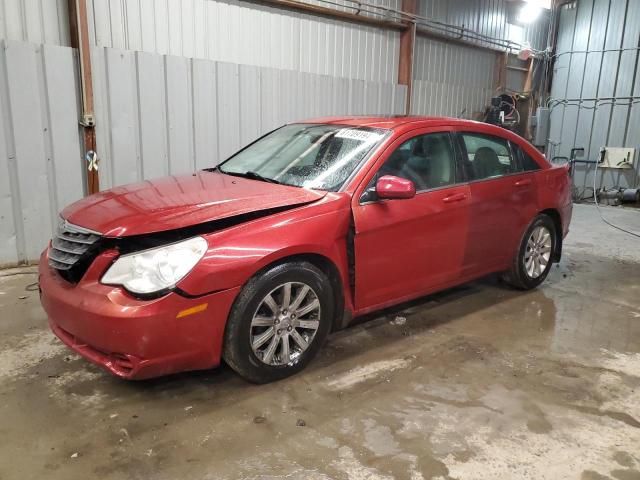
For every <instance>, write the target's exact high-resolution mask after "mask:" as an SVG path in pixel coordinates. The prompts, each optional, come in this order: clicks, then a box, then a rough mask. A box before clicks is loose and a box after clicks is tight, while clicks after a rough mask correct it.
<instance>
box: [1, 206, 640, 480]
mask: <svg viewBox="0 0 640 480" xmlns="http://www.w3.org/2000/svg"><path fill="white" fill-rule="evenodd" d="M605 213H606V215H607V216H608V217H609V218H610V219H611V220H613V221H615V222H618V223H620V224H623V223H624V224H626V225H627V226H629V227H632V228H634V229H635V230H636V231H640V212H638V211H634V210H622V209H615V208H608V209H606V210H605ZM0 275H2V274H1V273H0ZM35 280H36V277H35V276H34V275H32V274H26V275H17V276H10V277H3V278H0V319H1V322H0V479H2V480H7V479H29V478H39V479H41V478H46V479H48V480H52V479H65V480H71V479H82V480H86V479H88V478H101V479H123V478H126V479H178V478H179V479H236V478H245V479H263V478H267V479H276V478H286V479H329V478H335V479H388V478H398V479H412V480H414V479H429V478H440V479H453V478H455V479H512V478H518V479H519V478H531V479H536V480H540V479H553V480H558V479H564V478H571V479H583V480H596V479H604V478H612V479H618V480H632V479H639V478H640V240H639V239H636V238H633V237H631V236H628V235H625V234H623V233H620V232H617V231H614V230H612V229H610V228H609V227H607V226H605V225H604V224H603V223H602V222H601V221H600V219H599V218H598V216H597V213H596V211H595V210H594V208H593V207H590V206H580V205H579V206H576V208H575V212H574V221H573V224H572V232H571V234H570V236H569V237H568V239H567V243H566V248H565V256H564V259H563V261H562V263H561V265H560V266H559V267H557V268H556V267H554V268H553V271H552V273H551V275H550V277H549V279H548V280H547V282H546V283H545V285H544V286H543V287H542V288H540V289H539V290H537V291H533V292H528V293H521V292H515V291H512V290H509V289H507V288H504V287H503V286H501V285H500V284H499V283H497V282H496V281H495V279H487V280H484V281H481V282H477V283H474V284H471V285H468V286H465V287H463V288H459V289H456V290H454V291H449V292H447V293H445V294H440V295H437V296H434V297H429V298H425V299H423V300H421V301H419V302H414V303H413V304H411V305H404V306H403V307H401V308H399V309H396V310H395V311H387V312H382V313H381V314H380V315H378V316H377V317H376V318H373V319H371V320H370V321H368V322H366V323H362V324H360V325H358V326H355V327H352V328H349V329H348V330H346V331H343V332H339V333H337V334H335V335H333V336H332V337H331V338H330V340H329V342H328V345H327V346H326V348H325V349H324V351H323V353H322V354H321V356H320V358H319V359H318V360H317V361H315V362H314V363H313V364H312V365H311V367H310V368H309V369H308V370H306V371H305V372H303V373H302V374H300V375H298V376H296V377H294V378H291V379H288V380H285V381H282V382H279V383H277V384H272V385H265V386H254V385H250V384H247V383H245V382H243V381H242V380H240V379H239V378H238V377H236V376H235V375H234V374H233V373H232V372H230V371H229V369H227V368H222V369H219V370H217V371H210V372H201V373H191V374H184V375H179V376H174V377H171V378H165V379H160V380H154V381H147V382H142V383H127V382H124V381H120V380H118V379H116V378H113V377H111V376H110V375H108V374H106V373H103V372H102V371H101V370H99V369H98V368H95V367H93V366H91V365H90V364H88V363H87V362H85V361H84V360H82V359H80V358H78V357H77V356H75V355H72V354H69V352H67V350H66V349H65V348H63V347H62V346H61V345H60V343H59V342H57V341H56V340H54V339H53V337H52V335H51V334H50V333H49V331H48V330H47V328H46V326H45V325H46V323H45V317H44V314H43V311H42V310H41V308H40V306H39V304H38V296H37V292H34V291H33V290H29V289H27V290H25V287H27V286H28V285H29V284H33V282H35ZM25 297H26V298H25Z"/></svg>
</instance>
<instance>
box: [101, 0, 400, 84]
mask: <svg viewBox="0 0 640 480" xmlns="http://www.w3.org/2000/svg"><path fill="white" fill-rule="evenodd" d="M387 3H388V2H387ZM91 5H92V8H91V12H90V15H91V22H90V23H91V33H92V38H93V41H94V43H95V44H96V45H98V46H102V47H114V48H119V49H126V50H136V51H145V52H151V53H160V54H170V55H179V56H183V57H189V58H206V59H210V60H216V61H222V62H230V63H240V64H246V65H257V66H261V67H273V68H278V69H283V70H296V71H300V72H309V73H317V74H321V75H332V76H335V77H347V78H358V79H362V80H368V81H376V82H395V80H396V76H397V68H395V66H396V65H397V61H398V52H399V48H400V34H399V33H398V32H395V31H391V30H382V29H380V28H376V27H373V26H366V25H357V24H354V23H349V22H344V21H338V20H331V19H328V18H323V17H317V16H311V15H306V14H302V13H297V12H293V11H288V10H283V9H279V8H273V7H268V6H266V5H264V6H263V5H257V4H255V3H247V2H242V1H235V0H228V1H212V0H181V1H173V0H172V1H167V0H126V1H124V0H92V1H91ZM390 5H395V1H391V2H390Z"/></svg>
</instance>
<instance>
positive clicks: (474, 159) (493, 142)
mask: <svg viewBox="0 0 640 480" xmlns="http://www.w3.org/2000/svg"><path fill="white" fill-rule="evenodd" d="M461 137H462V140H463V142H464V146H465V148H466V150H467V153H466V158H463V161H464V163H465V169H466V171H467V176H468V177H469V180H482V179H485V178H493V177H500V176H502V175H508V174H510V173H515V172H516V171H517V170H518V169H517V166H516V162H515V159H514V158H513V157H512V155H511V150H510V149H509V141H508V140H505V139H503V138H500V137H494V136H492V135H483V134H478V133H462V134H461Z"/></svg>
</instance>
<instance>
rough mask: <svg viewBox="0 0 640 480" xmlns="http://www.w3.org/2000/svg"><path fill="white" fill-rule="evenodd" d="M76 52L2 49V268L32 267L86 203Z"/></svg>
mask: <svg viewBox="0 0 640 480" xmlns="http://www.w3.org/2000/svg"><path fill="white" fill-rule="evenodd" d="M77 106H78V96H77V81H76V72H75V61H74V57H73V51H72V49H71V48H68V47H57V46H44V47H43V46H36V45H33V44H28V43H22V42H14V41H0V265H3V264H11V263H16V262H23V261H30V260H36V259H37V258H38V256H39V254H40V252H41V251H42V250H43V249H44V247H45V246H46V242H47V240H48V239H49V238H50V237H51V233H52V231H53V228H54V226H55V225H54V223H55V219H56V217H57V212H58V211H59V210H60V209H61V208H62V207H63V206H65V205H67V204H69V203H71V202H73V201H75V200H77V199H79V198H81V197H82V196H83V179H82V171H83V164H82V162H81V156H80V143H79V137H78V133H79V132H78V111H77Z"/></svg>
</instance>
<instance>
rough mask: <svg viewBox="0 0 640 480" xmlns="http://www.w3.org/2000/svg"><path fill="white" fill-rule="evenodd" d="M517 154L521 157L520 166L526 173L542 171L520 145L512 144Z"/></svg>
mask: <svg viewBox="0 0 640 480" xmlns="http://www.w3.org/2000/svg"><path fill="white" fill-rule="evenodd" d="M512 145H513V147H514V149H515V151H516V152H518V156H519V157H520V165H522V169H523V170H524V171H525V172H532V171H534V170H540V165H538V163H537V162H536V161H535V160H534V159H533V158H532V157H531V155H529V154H528V153H527V152H525V151H524V149H522V148H521V147H520V146H519V145H516V144H515V143H512Z"/></svg>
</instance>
